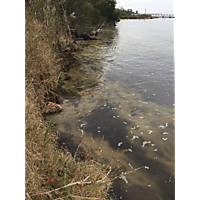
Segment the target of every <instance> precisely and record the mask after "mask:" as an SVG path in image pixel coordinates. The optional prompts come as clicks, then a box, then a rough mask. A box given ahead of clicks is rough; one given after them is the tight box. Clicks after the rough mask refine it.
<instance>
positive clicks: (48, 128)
mask: <svg viewBox="0 0 200 200" xmlns="http://www.w3.org/2000/svg"><path fill="white" fill-rule="evenodd" d="M53 119H54V117H52V119H51V122H50V123H49V125H48V127H47V130H46V132H45V135H44V142H45V141H46V139H47V134H48V132H49V130H50V128H51V125H52V123H53Z"/></svg>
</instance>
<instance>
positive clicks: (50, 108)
mask: <svg viewBox="0 0 200 200" xmlns="http://www.w3.org/2000/svg"><path fill="white" fill-rule="evenodd" d="M62 110H63V108H62V107H61V106H60V105H59V104H56V103H53V102H51V101H49V102H48V105H47V110H46V112H45V114H54V113H58V112H61V111H62Z"/></svg>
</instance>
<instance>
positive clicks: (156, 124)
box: [55, 19, 175, 200]
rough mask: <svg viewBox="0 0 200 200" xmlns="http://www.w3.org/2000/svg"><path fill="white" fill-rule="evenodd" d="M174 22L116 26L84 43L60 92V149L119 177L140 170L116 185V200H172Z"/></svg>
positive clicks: (116, 181)
mask: <svg viewBox="0 0 200 200" xmlns="http://www.w3.org/2000/svg"><path fill="white" fill-rule="evenodd" d="M173 20H174V19H153V20H121V21H120V22H119V23H118V24H117V26H116V27H114V28H111V29H109V30H105V31H104V32H103V33H101V34H100V35H99V38H100V40H94V41H89V42H88V41H87V42H86V43H85V48H84V49H83V51H81V52H78V53H77V54H76V55H75V56H76V57H77V58H78V59H79V60H80V61H81V62H79V64H76V65H74V66H73V67H71V68H70V70H69V71H68V75H69V76H70V77H71V79H69V80H67V81H66V82H65V84H64V85H63V88H64V89H65V91H66V95H64V94H62V97H63V98H64V99H65V100H64V101H63V104H62V106H63V112H61V113H59V114H57V115H56V118H55V121H56V122H57V123H58V124H59V131H60V133H61V138H62V143H61V144H62V145H67V147H68V148H69V149H70V150H71V151H74V150H75V149H76V148H77V146H78V145H79V144H80V143H81V146H82V148H83V149H85V150H86V149H89V148H91V147H93V149H94V154H95V157H94V158H95V159H97V160H98V159H99V160H100V161H99V162H101V163H102V164H103V165H105V166H106V165H109V164H110V163H111V166H112V168H113V169H114V168H115V167H118V166H120V169H121V170H122V172H125V171H127V170H131V169H135V168H138V167H141V166H145V168H144V169H140V170H138V171H135V172H134V173H131V174H128V175H125V176H123V178H121V179H117V180H115V181H114V183H113V190H114V193H115V195H116V197H117V199H126V200H132V199H135V200H144V199H149V200H157V199H159V200H173V199H175V184H174V181H175V172H174V162H175V155H174V144H175V136H174V122H175V121H174V120H175V119H174V106H175V105H174V49H173ZM91 45H95V46H97V47H98V48H94V46H91ZM125 149H127V151H126V152H124V153H123V155H121V156H119V157H118V156H117V155H118V154H117V153H118V152H119V150H125ZM112 159H113V161H112Z"/></svg>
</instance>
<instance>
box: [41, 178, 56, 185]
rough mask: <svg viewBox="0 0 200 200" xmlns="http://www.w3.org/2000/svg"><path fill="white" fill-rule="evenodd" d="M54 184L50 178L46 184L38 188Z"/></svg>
mask: <svg viewBox="0 0 200 200" xmlns="http://www.w3.org/2000/svg"><path fill="white" fill-rule="evenodd" d="M53 182H54V179H53V178H50V179H49V180H48V181H47V182H46V183H44V184H42V185H41V186H40V187H44V186H46V185H51V184H52V183H53Z"/></svg>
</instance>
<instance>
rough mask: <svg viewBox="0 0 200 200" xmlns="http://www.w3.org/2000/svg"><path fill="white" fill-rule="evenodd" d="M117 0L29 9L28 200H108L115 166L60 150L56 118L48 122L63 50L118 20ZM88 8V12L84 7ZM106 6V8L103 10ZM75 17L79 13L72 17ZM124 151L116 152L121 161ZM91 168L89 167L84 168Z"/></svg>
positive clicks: (40, 3) (76, 0) (39, 0)
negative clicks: (74, 32) (48, 107)
mask: <svg viewBox="0 0 200 200" xmlns="http://www.w3.org/2000/svg"><path fill="white" fill-rule="evenodd" d="M115 4H116V2H115V1H111V0H99V1H96V0H95V1H93V0H90V1H86V0H68V1H66V0H47V1H44V0H33V1H32V0H30V1H26V10H25V42H26V43H25V45H26V46H25V53H26V54H25V103H26V105H25V144H26V146H25V170H26V171H25V197H26V199H109V198H111V197H108V195H107V192H108V191H109V189H110V187H111V185H110V182H111V181H112V180H114V179H116V178H118V177H119V176H114V177H115V178H114V179H112V180H111V179H110V178H108V176H110V175H111V166H110V165H111V164H112V161H111V162H110V165H109V166H106V167H104V168H103V167H102V165H101V164H100V163H98V162H96V161H94V160H92V159H91V158H90V155H91V152H92V149H91V150H89V151H88V152H86V153H84V159H81V157H80V156H79V154H78V150H77V153H76V154H75V156H74V157H72V155H71V154H70V153H69V152H67V151H66V150H64V149H61V150H60V151H58V148H57V146H56V140H57V137H58V136H57V135H56V134H55V132H54V129H53V120H52V121H51V122H47V121H45V120H44V116H43V113H44V112H45V110H46V105H47V102H48V101H49V99H54V98H55V95H54V96H53V95H52V94H55V93H54V92H55V90H56V88H57V87H58V84H59V80H60V77H61V74H62V72H61V68H62V65H61V63H62V62H61V58H60V57H59V52H60V51H65V52H71V51H74V50H75V49H77V48H78V47H77V44H76V42H75V41H74V40H73V39H72V36H73V35H72V32H71V29H76V30H77V31H78V33H79V34H83V33H85V32H87V33H89V31H91V30H93V29H94V28H98V27H99V26H100V25H101V24H102V23H104V22H105V24H108V23H111V24H114V22H115V21H116V20H117V17H118V15H117V12H116V11H115ZM83 8H84V9H83ZM103 8H105V10H103ZM74 13H75V14H74ZM121 154H123V152H120V151H119V152H116V158H118V157H119V156H120V155H121ZM86 166H87V167H86Z"/></svg>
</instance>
